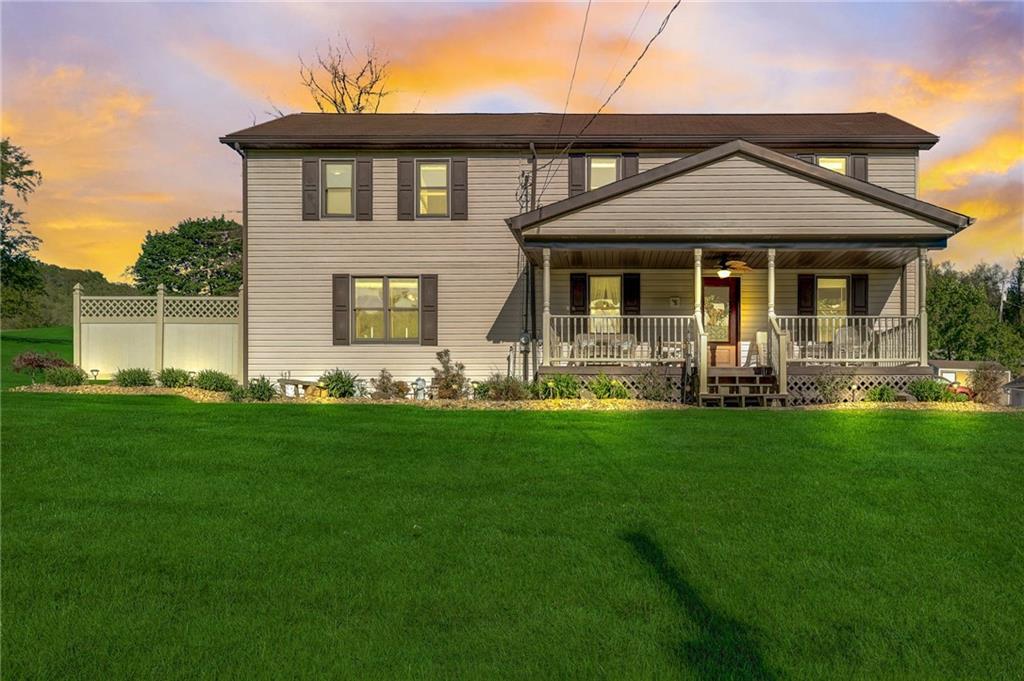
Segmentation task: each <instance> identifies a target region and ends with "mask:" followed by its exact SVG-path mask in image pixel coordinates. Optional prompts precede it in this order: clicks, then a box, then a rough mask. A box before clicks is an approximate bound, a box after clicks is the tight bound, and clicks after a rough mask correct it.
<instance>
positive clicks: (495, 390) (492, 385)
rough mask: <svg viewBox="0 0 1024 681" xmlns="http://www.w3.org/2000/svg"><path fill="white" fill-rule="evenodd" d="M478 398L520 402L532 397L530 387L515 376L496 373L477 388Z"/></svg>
mask: <svg viewBox="0 0 1024 681" xmlns="http://www.w3.org/2000/svg"><path fill="white" fill-rule="evenodd" d="M475 391H476V397H477V399H481V400H497V401H499V402H518V401H520V400H528V399H530V387H529V385H527V384H526V383H525V382H524V381H522V380H520V379H518V378H516V377H515V376H502V375H501V374H494V375H492V376H490V377H489V378H488V379H487V380H486V381H482V382H480V383H478V384H477V385H476V388H475Z"/></svg>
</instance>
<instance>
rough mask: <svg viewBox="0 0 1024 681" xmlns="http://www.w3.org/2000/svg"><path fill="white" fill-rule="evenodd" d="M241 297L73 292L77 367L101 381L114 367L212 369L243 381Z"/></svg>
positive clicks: (113, 370)
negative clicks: (100, 294)
mask: <svg viewBox="0 0 1024 681" xmlns="http://www.w3.org/2000/svg"><path fill="white" fill-rule="evenodd" d="M243 300H244V297H243V293H242V291H241V290H239V295H238V296H237V297H229V296H167V295H165V294H164V291H163V287H162V286H161V287H160V288H159V289H158V290H157V295H155V296H85V295H82V289H81V286H80V285H76V286H75V291H74V348H75V363H76V364H78V365H79V366H80V367H82V368H83V369H85V370H86V371H89V372H92V371H93V370H96V372H97V374H98V377H99V378H110V377H111V376H112V375H113V374H114V373H115V372H116V371H117V370H118V369H125V368H135V367H142V368H146V369H151V370H153V371H159V370H160V369H162V368H164V367H175V368H178V369H185V370H188V371H202V370H203V369H216V370H218V371H223V372H225V373H228V374H232V375H234V376H235V377H236V378H239V379H241V378H242V372H243V367H242V357H243V347H242V342H243V329H242V310H243Z"/></svg>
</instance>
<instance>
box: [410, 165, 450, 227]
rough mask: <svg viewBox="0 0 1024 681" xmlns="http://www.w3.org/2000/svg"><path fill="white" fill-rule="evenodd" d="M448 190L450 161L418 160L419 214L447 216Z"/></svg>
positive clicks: (431, 216)
mask: <svg viewBox="0 0 1024 681" xmlns="http://www.w3.org/2000/svg"><path fill="white" fill-rule="evenodd" d="M448 191H449V173H448V161H417V162H416V192H417V196H418V199H419V200H418V201H417V211H416V215H417V216H419V217H430V218H434V217H447V216H448Z"/></svg>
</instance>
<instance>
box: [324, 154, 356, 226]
mask: <svg viewBox="0 0 1024 681" xmlns="http://www.w3.org/2000/svg"><path fill="white" fill-rule="evenodd" d="M354 165H355V164H354V163H353V162H352V161H324V162H323V185H322V186H323V203H322V210H323V214H324V216H325V217H343V218H344V217H352V216H353V215H354V214H355V212H354V211H353V201H352V195H353V192H352V179H353V176H354V175H355V173H354V172H353V171H354Z"/></svg>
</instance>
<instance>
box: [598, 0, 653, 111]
mask: <svg viewBox="0 0 1024 681" xmlns="http://www.w3.org/2000/svg"><path fill="white" fill-rule="evenodd" d="M650 6H651V0H647V2H645V3H644V6H643V7H641V8H640V15H639V16H638V17H637V18H636V21H634V22H633V28H632V29H630V31H629V35H628V36H627V37H626V42H624V43H623V44H622V49H621V50H619V56H617V57H615V63H613V64H612V67H611V68H610V69H608V75H607V76H605V77H604V82H603V83H601V89H600V90H598V91H597V92H598V97H600V96H601V95H603V94H604V89H605V88H606V87H608V81H610V80H611V78H612V74H613V73H615V69H617V68H618V67H619V62H620V61H622V55H624V54H626V48H627V47H629V45H630V43H632V42H633V34H634V33H636V29H637V27H638V26H640V21H641V20H642V19H643V18H644V14H645V13H646V12H647V8H648V7H650Z"/></svg>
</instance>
